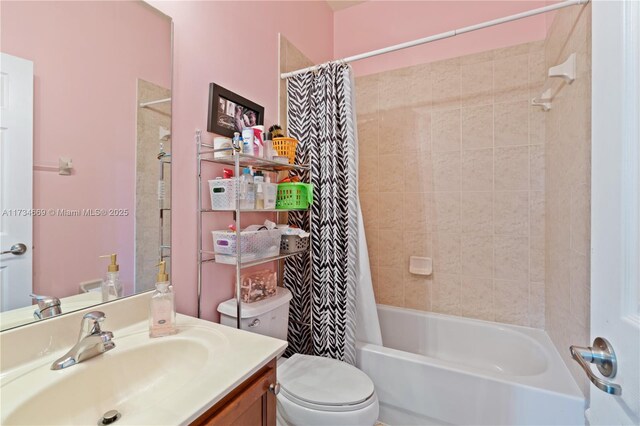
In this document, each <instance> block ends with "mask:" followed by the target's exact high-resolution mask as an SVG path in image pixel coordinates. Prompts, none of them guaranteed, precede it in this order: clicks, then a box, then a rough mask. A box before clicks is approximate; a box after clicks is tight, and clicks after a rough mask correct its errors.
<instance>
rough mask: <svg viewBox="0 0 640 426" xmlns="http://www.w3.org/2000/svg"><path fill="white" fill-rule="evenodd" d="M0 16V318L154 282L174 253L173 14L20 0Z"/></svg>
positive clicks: (140, 5)
mask: <svg viewBox="0 0 640 426" xmlns="http://www.w3.org/2000/svg"><path fill="white" fill-rule="evenodd" d="M0 19H1V22H0V24H1V25H0V28H1V30H0V31H1V38H0V52H1V60H0V65H1V68H2V69H1V70H0V78H1V81H0V90H1V92H0V111H1V112H0V114H1V115H0V121H1V123H0V132H1V133H0V137H1V139H0V251H1V252H2V255H0V329H7V328H11V327H15V326H18V325H22V324H26V323H30V322H33V321H34V320H37V319H36V318H34V313H35V315H36V316H39V317H41V318H42V319H46V318H48V317H50V316H52V315H55V314H58V313H63V314H64V313H68V312H71V311H74V310H78V309H83V308H86V307H88V306H91V305H95V304H99V303H103V302H105V301H109V300H112V299H114V298H117V297H124V296H129V295H132V294H135V293H138V292H142V291H147V290H150V289H153V288H154V284H155V277H156V271H157V267H156V265H157V264H158V262H159V259H164V260H166V261H167V266H168V267H170V264H169V261H170V241H171V234H170V228H171V226H170V222H171V215H170V213H171V208H170V207H171V199H170V196H171V194H170V188H171V65H172V64H171V60H172V52H171V48H172V22H171V18H169V17H167V16H166V15H164V14H162V13H161V12H159V11H158V10H156V9H154V8H153V7H151V6H149V5H148V4H147V3H144V2H142V1H99V2H94V1H74V2H66V1H53V2H50V1H39V2H38V1H36V2H17V1H16V2H3V3H2V14H1V17H0ZM111 254H117V264H118V265H119V267H118V268H115V267H114V266H112V267H111V268H110V269H111V270H112V271H113V270H115V269H119V270H118V274H119V285H117V286H116V288H115V290H114V289H111V290H110V291H107V292H103V289H107V288H106V287H105V286H104V285H103V279H104V278H105V276H106V275H107V270H108V266H109V264H110V262H111V257H110V256H107V257H106V258H105V257H103V258H101V257H100V256H102V255H111ZM103 287H104V288H103ZM31 294H34V295H40V296H42V297H41V298H40V300H35V299H34V298H33V297H31V296H30V295H31ZM57 301H59V304H58V303H57ZM37 302H39V303H37Z"/></svg>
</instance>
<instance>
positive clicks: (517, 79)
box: [493, 54, 529, 103]
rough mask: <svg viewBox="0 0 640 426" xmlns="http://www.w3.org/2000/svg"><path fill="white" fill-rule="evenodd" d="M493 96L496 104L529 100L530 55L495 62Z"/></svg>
mask: <svg viewBox="0 0 640 426" xmlns="http://www.w3.org/2000/svg"><path fill="white" fill-rule="evenodd" d="M493 95H494V99H495V102H496V103H500V102H511V101H518V100H526V99H528V98H529V55H528V54H524V55H518V56H510V57H506V58H498V59H496V60H495V62H494V73H493Z"/></svg>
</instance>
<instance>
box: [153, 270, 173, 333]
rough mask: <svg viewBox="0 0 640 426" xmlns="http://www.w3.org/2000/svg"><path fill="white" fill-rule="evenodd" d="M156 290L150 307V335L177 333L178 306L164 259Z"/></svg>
mask: <svg viewBox="0 0 640 426" xmlns="http://www.w3.org/2000/svg"><path fill="white" fill-rule="evenodd" d="M158 267H159V269H158V279H157V282H156V291H154V292H153V295H152V296H151V304H150V307H149V337H163V336H170V335H172V334H176V332H177V331H178V330H177V329H176V307H175V301H174V297H173V287H172V286H171V284H170V283H169V275H168V274H167V272H166V267H167V264H166V262H165V261H164V260H162V261H160V263H159V264H158Z"/></svg>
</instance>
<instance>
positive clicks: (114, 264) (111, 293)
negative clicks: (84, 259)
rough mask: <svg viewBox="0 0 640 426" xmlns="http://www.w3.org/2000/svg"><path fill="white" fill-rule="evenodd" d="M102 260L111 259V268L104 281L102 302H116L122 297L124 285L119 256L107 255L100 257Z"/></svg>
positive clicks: (108, 268) (109, 267) (108, 269)
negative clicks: (121, 277) (121, 281)
mask: <svg viewBox="0 0 640 426" xmlns="http://www.w3.org/2000/svg"><path fill="white" fill-rule="evenodd" d="M100 257H101V258H106V257H108V258H109V259H110V263H109V266H107V274H106V276H105V277H104V279H103V280H102V285H101V290H102V301H103V302H108V301H109V300H115V299H117V298H119V297H122V294H123V291H122V284H121V283H120V265H118V255H117V254H116V253H113V254H106V255H104V256H100Z"/></svg>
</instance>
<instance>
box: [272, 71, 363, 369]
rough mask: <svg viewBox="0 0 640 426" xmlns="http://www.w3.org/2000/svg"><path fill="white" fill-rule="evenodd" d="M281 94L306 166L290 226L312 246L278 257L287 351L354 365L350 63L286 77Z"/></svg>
mask: <svg viewBox="0 0 640 426" xmlns="http://www.w3.org/2000/svg"><path fill="white" fill-rule="evenodd" d="M287 95H288V109H287V111H288V112H287V122H288V125H287V130H288V132H289V135H290V136H291V137H293V138H296V139H298V141H300V142H299V144H298V148H297V150H296V163H298V164H309V165H310V172H303V173H301V178H302V180H303V181H307V179H309V181H310V182H311V183H312V184H313V185H314V203H313V205H312V207H311V212H310V214H308V213H306V212H292V213H291V214H290V215H289V224H291V225H294V226H298V227H300V228H303V229H310V231H311V251H310V256H295V257H293V258H290V259H287V261H286V262H285V270H284V280H283V282H284V286H285V287H286V288H288V289H290V290H291V291H292V293H293V300H292V302H291V312H290V320H289V347H288V349H287V353H288V354H289V355H291V354H293V353H304V354H312V355H318V356H325V357H330V358H335V359H339V360H342V361H346V362H348V363H351V364H355V360H356V352H355V342H356V316H357V310H356V296H357V288H358V285H359V282H358V281H359V279H360V273H359V268H360V258H359V249H358V247H359V236H360V235H359V205H358V187H357V144H356V129H355V120H354V110H353V94H352V81H351V68H350V67H349V66H348V65H346V64H344V63H329V64H326V65H323V66H321V67H320V68H319V69H318V70H317V71H313V72H307V73H303V74H299V75H296V76H293V77H290V78H289V79H288V81H287ZM367 266H368V265H367ZM367 272H368V271H367ZM366 275H367V276H369V286H371V283H370V275H369V274H368V273H367V274H366Z"/></svg>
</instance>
